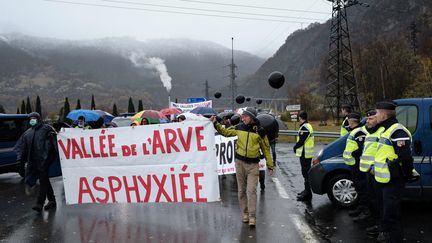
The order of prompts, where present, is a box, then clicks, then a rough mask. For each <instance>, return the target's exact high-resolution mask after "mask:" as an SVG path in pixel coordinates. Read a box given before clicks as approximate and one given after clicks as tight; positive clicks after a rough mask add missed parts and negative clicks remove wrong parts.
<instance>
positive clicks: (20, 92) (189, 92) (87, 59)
mask: <svg viewBox="0 0 432 243" xmlns="http://www.w3.org/2000/svg"><path fill="white" fill-rule="evenodd" d="M0 54H1V55H0V63H4V64H5V65H2V66H1V67H0V72H1V74H2V76H1V77H0V84H1V86H0V90H1V94H0V104H4V106H5V107H6V108H7V109H8V110H9V111H15V109H16V106H17V104H18V103H19V102H20V101H21V99H22V98H24V97H26V96H28V95H30V96H36V95H37V94H38V95H40V96H41V98H42V102H43V105H44V106H46V107H47V108H48V109H49V110H51V111H53V110H58V109H59V108H60V107H61V104H62V102H63V98H64V97H66V96H68V97H69V100H70V101H71V105H72V107H73V106H74V103H73V102H74V100H76V99H78V98H80V99H81V101H82V102H83V103H84V104H83V105H84V106H85V105H86V101H88V103H89V101H90V98H89V97H91V94H92V93H94V94H95V98H96V104H98V103H99V104H100V105H102V108H105V109H107V110H110V107H112V104H113V103H117V105H118V106H119V107H120V110H125V107H126V104H127V100H128V98H129V96H132V97H133V98H134V99H135V103H137V101H136V100H137V99H143V102H144V106H145V108H150V107H151V108H162V107H165V106H167V101H168V92H167V90H168V89H169V86H170V85H172V89H171V97H172V99H173V100H174V99H175V98H179V99H180V100H181V99H182V98H186V97H201V96H203V95H204V83H205V80H208V82H209V86H210V87H211V89H212V90H217V89H219V88H221V87H223V86H226V85H227V84H228V81H227V80H228V79H227V78H226V76H227V75H228V71H229V70H228V68H227V67H226V65H227V64H229V63H230V61H231V50H230V49H228V48H225V47H223V46H221V45H218V44H215V43H212V42H208V41H197V40H188V39H162V40H161V39H159V40H148V41H139V40H136V39H133V38H128V37H122V38H104V39H97V40H80V41H71V40H60V39H51V38H39V37H33V36H26V35H22V34H17V33H13V34H11V33H9V34H3V35H2V36H1V37H0ZM234 55H235V57H236V62H237V65H238V66H240V67H241V72H240V74H239V76H240V77H246V76H247V75H250V74H252V73H253V72H254V71H255V70H256V69H257V68H258V67H259V66H260V65H261V64H262V63H263V62H264V60H263V59H261V58H259V57H257V56H254V55H251V54H249V53H246V52H242V51H235V52H234ZM161 78H162V80H163V82H161ZM170 79H172V80H170ZM11 97H17V98H11ZM44 101H45V103H44Z"/></svg>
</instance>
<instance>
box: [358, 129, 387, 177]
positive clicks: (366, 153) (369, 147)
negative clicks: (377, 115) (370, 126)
mask: <svg viewBox="0 0 432 243" xmlns="http://www.w3.org/2000/svg"><path fill="white" fill-rule="evenodd" d="M363 131H364V132H365V133H366V138H365V142H364V147H363V153H362V156H361V157H360V171H362V172H368V171H369V169H370V168H371V167H372V165H373V164H374V161H375V154H376V151H377V148H378V141H379V138H380V135H381V133H382V132H383V131H384V127H380V128H378V129H377V130H376V131H375V132H374V133H372V134H371V133H369V132H368V131H367V129H366V127H365V126H364V127H363Z"/></svg>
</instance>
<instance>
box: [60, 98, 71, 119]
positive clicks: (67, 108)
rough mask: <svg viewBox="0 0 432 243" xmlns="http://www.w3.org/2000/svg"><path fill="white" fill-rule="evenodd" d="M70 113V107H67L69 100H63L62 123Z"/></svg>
mask: <svg viewBox="0 0 432 243" xmlns="http://www.w3.org/2000/svg"><path fill="white" fill-rule="evenodd" d="M69 112H70V105H69V99H68V97H66V98H65V102H64V105H63V116H62V118H63V121H64V120H66V116H67V115H68V114H69Z"/></svg>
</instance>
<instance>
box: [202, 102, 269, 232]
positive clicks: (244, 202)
mask: <svg viewBox="0 0 432 243" xmlns="http://www.w3.org/2000/svg"><path fill="white" fill-rule="evenodd" d="M256 116H257V112H256V110H255V109H254V108H252V107H248V108H246V110H244V111H243V114H242V115H241V117H240V119H241V121H242V122H241V123H239V124H238V125H236V126H235V127H234V128H231V129H226V128H224V127H223V126H222V125H221V124H219V123H217V122H216V117H211V118H210V120H211V121H212V122H213V124H214V126H215V128H216V130H217V131H218V132H219V133H220V134H221V135H222V136H225V137H234V136H237V145H236V152H235V158H236V162H235V164H236V178H237V186H238V198H239V203H240V208H241V210H242V213H243V218H242V220H243V222H244V223H249V226H251V227H255V225H256V202H257V193H256V190H257V186H258V177H259V164H258V162H259V161H260V151H262V153H263V154H264V157H265V159H266V162H267V169H268V171H269V175H270V176H272V175H273V160H272V158H271V156H270V144H269V141H268V139H267V136H266V134H265V130H264V128H262V127H260V126H259V122H258V120H257V119H256Z"/></svg>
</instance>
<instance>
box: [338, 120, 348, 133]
mask: <svg viewBox="0 0 432 243" xmlns="http://www.w3.org/2000/svg"><path fill="white" fill-rule="evenodd" d="M347 120H348V117H346V118H345V119H344V120H343V122H342V125H341V128H340V136H341V137H343V136H345V134H348V130H347V129H346V128H345V126H344V124H345V122H346V121H347Z"/></svg>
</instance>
